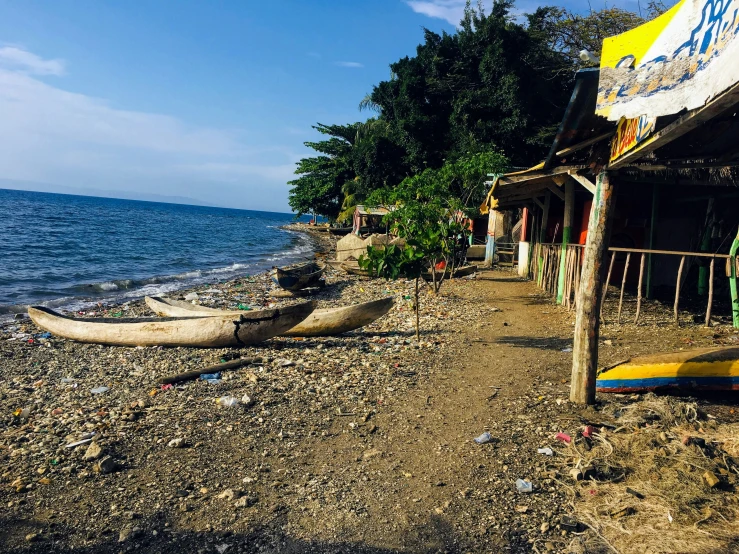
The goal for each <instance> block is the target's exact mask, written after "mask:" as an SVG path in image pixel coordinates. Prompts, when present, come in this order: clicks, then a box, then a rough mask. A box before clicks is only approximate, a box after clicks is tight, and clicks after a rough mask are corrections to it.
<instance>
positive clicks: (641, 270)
mask: <svg viewBox="0 0 739 554" xmlns="http://www.w3.org/2000/svg"><path fill="white" fill-rule="evenodd" d="M646 258H647V255H646V254H644V253H643V252H642V255H641V263H640V264H639V285H638V286H637V291H636V316H635V317H634V323H636V322H637V321H639V314H640V313H641V289H642V286H641V284H642V278H643V277H644V262H645V261H646Z"/></svg>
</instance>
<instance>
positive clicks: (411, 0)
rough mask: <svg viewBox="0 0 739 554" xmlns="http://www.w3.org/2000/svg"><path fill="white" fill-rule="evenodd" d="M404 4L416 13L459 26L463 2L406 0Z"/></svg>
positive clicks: (459, 0)
mask: <svg viewBox="0 0 739 554" xmlns="http://www.w3.org/2000/svg"><path fill="white" fill-rule="evenodd" d="M406 4H408V6H410V8H411V9H412V10H413V11H414V12H416V13H420V14H422V15H426V16H428V17H434V18H437V19H443V20H445V21H448V22H449V23H451V24H452V25H459V22H460V21H461V20H462V16H463V15H464V5H465V0H408V1H407V2H406Z"/></svg>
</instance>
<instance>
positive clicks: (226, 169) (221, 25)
mask: <svg viewBox="0 0 739 554" xmlns="http://www.w3.org/2000/svg"><path fill="white" fill-rule="evenodd" d="M527 2H531V3H521V2H519V3H518V5H517V6H518V8H519V9H521V10H523V11H530V10H531V9H533V8H534V7H535V5H536V4H535V3H534V2H532V1H531V0H527ZM573 2H579V3H581V4H582V6H580V5H578V4H573ZM463 5H464V0H418V1H404V0H366V1H364V2H362V1H360V0H271V1H268V2H264V1H261V2H257V1H254V0H243V1H236V0H234V1H218V2H217V1H213V2H205V1H184V0H180V1H173V0H157V1H156V2H143V1H140V0H136V1H128V2H117V1H116V2H113V1H103V0H49V1H34V0H25V1H21V0H14V1H9V0H0V179H7V180H14V181H27V182H35V183H48V184H52V185H61V186H65V187H77V188H81V189H98V190H101V189H102V190H112V191H127V192H129V193H134V194H141V195H145V194H152V193H154V194H159V195H168V196H179V197H190V198H194V199H196V200H200V201H204V202H208V203H211V204H215V205H219V206H226V207H233V208H251V209H260V210H272V211H289V208H288V205H287V192H288V187H287V185H286V181H288V180H289V179H291V178H292V177H293V170H294V167H295V162H296V161H297V160H298V159H299V158H301V157H303V156H305V155H307V154H309V153H310V151H309V150H308V149H306V148H305V147H304V146H303V142H304V141H306V140H312V139H314V138H316V136H315V133H314V132H313V131H312V130H311V128H310V126H311V125H312V124H315V123H316V122H317V121H318V122H321V123H346V122H350V121H356V120H359V119H363V118H365V117H366V114H361V113H360V112H358V110H357V105H358V103H359V101H360V100H361V99H362V97H363V96H364V95H365V94H366V93H367V92H370V91H371V88H372V85H373V84H375V83H377V82H379V81H380V80H383V79H387V78H388V76H389V68H388V65H389V64H390V63H391V62H393V61H395V60H397V59H398V58H400V57H402V56H405V55H413V53H414V51H415V47H416V45H417V44H418V43H419V41H420V40H421V37H422V30H421V28H422V27H423V26H426V27H428V28H430V29H433V30H436V31H440V30H447V31H450V32H453V30H454V25H453V22H455V21H458V20H459V17H460V14H461V11H462V7H463ZM568 6H570V7H573V8H575V9H583V8H585V7H586V6H587V4H586V3H585V2H584V0H570V1H569V3H568ZM0 186H2V185H0Z"/></svg>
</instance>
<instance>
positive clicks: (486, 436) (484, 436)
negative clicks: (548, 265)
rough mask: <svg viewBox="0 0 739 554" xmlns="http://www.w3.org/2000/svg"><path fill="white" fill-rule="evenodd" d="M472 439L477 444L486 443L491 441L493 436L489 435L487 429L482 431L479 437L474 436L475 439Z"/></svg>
mask: <svg viewBox="0 0 739 554" xmlns="http://www.w3.org/2000/svg"><path fill="white" fill-rule="evenodd" d="M474 440H475V442H476V443H477V444H486V443H488V442H492V440H493V437H492V436H491V435H490V433H488V432H487V431H485V432H484V433H483V434H482V435H480V436H479V437H475V439H474Z"/></svg>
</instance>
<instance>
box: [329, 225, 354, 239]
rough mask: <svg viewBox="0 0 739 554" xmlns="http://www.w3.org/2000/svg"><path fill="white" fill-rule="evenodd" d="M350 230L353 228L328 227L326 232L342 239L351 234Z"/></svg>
mask: <svg viewBox="0 0 739 554" xmlns="http://www.w3.org/2000/svg"><path fill="white" fill-rule="evenodd" d="M352 229H353V227H351V226H349V227H329V228H328V232H329V233H331V234H332V235H336V236H342V237H343V236H344V235H348V234H349V233H351V232H352Z"/></svg>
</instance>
